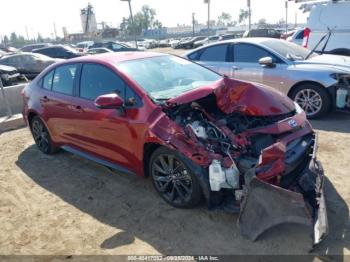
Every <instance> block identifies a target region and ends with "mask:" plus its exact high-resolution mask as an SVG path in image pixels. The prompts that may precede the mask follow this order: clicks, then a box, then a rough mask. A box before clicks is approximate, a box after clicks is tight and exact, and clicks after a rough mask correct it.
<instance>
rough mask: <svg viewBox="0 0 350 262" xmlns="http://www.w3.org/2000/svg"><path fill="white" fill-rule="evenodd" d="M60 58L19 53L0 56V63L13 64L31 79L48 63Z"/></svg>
mask: <svg viewBox="0 0 350 262" xmlns="http://www.w3.org/2000/svg"><path fill="white" fill-rule="evenodd" d="M61 60H62V59H55V58H51V57H48V56H45V55H41V54H34V53H19V54H15V55H9V56H5V57H2V58H1V59H0V64H1V65H7V66H13V67H15V68H16V69H17V70H18V72H19V73H21V74H22V75H25V76H26V77H27V78H28V79H32V78H34V77H36V76H37V75H38V74H39V73H41V71H43V70H44V69H45V68H46V67H48V66H49V65H51V64H53V63H56V62H59V61H61Z"/></svg>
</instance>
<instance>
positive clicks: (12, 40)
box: [10, 32, 18, 43]
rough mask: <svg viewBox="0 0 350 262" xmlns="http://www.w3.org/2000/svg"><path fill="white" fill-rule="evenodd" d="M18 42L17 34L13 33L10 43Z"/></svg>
mask: <svg viewBox="0 0 350 262" xmlns="http://www.w3.org/2000/svg"><path fill="white" fill-rule="evenodd" d="M17 40H18V37H17V34H16V33H15V32H12V33H11V35H10V41H11V43H16V42H17Z"/></svg>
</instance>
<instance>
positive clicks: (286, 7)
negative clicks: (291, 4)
mask: <svg viewBox="0 0 350 262" xmlns="http://www.w3.org/2000/svg"><path fill="white" fill-rule="evenodd" d="M285 4H286V33H288V0H286V2H285Z"/></svg>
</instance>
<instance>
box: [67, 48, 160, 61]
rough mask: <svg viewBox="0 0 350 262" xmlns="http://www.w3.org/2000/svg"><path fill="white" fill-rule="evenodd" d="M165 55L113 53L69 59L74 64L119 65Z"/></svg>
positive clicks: (140, 52)
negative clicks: (105, 63) (101, 63)
mask: <svg viewBox="0 0 350 262" xmlns="http://www.w3.org/2000/svg"><path fill="white" fill-rule="evenodd" d="M162 55H166V54H162V53H156V52H143V51H137V52H130V51H129V52H115V53H104V54H98V55H91V56H83V57H78V58H73V59H69V61H74V62H108V63H113V64H115V63H120V62H124V61H129V60H135V59H142V58H148V57H156V56H162Z"/></svg>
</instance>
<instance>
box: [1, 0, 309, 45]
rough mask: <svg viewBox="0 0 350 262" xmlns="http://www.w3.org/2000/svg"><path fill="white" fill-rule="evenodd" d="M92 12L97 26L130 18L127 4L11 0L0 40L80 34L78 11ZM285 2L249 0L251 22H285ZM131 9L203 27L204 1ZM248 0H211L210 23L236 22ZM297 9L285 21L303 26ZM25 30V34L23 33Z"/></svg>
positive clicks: (136, 3)
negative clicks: (89, 7) (11, 36)
mask: <svg viewBox="0 0 350 262" xmlns="http://www.w3.org/2000/svg"><path fill="white" fill-rule="evenodd" d="M89 2H90V3H91V4H92V5H93V6H94V8H95V14H96V19H97V22H98V23H100V22H102V21H104V22H107V24H110V25H113V26H118V25H119V23H120V22H121V20H122V17H124V16H125V17H128V16H129V9H128V4H127V2H122V1H120V0H30V1H28V0H10V1H3V3H1V10H0V36H3V35H9V34H10V33H11V32H16V33H17V34H21V35H23V36H24V37H26V36H27V34H26V31H28V35H29V38H32V37H34V36H35V37H36V36H37V35H38V33H41V35H42V36H44V37H48V36H50V37H52V36H53V33H54V24H55V26H56V32H57V35H58V36H62V35H63V31H62V27H64V26H65V27H67V29H68V33H77V32H81V31H82V28H81V23H80V9H81V8H84V7H85V6H86V5H87V4H88V3H89ZM284 2H285V1H284V0H251V7H252V22H253V23H254V22H257V21H258V20H259V19H261V18H265V19H266V20H267V22H269V23H273V22H277V21H279V20H280V19H282V18H283V19H284V18H285V4H284ZM131 4H132V9H133V12H134V13H136V12H137V11H139V10H140V9H141V7H142V5H149V6H150V7H152V8H154V9H155V10H156V13H157V16H156V18H157V19H158V20H160V21H161V22H162V23H163V25H164V26H167V27H172V26H176V25H177V24H187V25H190V24H191V21H192V13H193V12H194V13H195V17H196V20H197V21H199V22H200V23H206V20H207V5H206V4H204V0H132V1H131ZM246 4H247V0H211V19H217V17H218V16H219V15H220V14H221V13H222V12H227V13H229V14H231V16H232V17H233V20H238V14H239V10H240V9H242V8H246ZM298 7H299V5H298V4H295V3H294V2H289V12H288V20H289V21H291V22H293V23H294V21H295V15H296V13H297V21H298V23H299V22H305V21H306V15H305V14H302V12H301V11H300V10H298ZM26 28H27V30H26Z"/></svg>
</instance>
